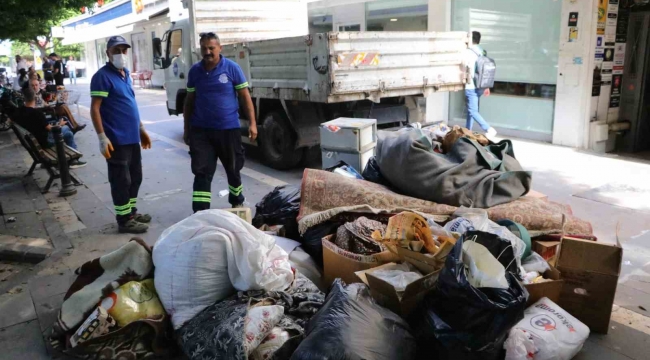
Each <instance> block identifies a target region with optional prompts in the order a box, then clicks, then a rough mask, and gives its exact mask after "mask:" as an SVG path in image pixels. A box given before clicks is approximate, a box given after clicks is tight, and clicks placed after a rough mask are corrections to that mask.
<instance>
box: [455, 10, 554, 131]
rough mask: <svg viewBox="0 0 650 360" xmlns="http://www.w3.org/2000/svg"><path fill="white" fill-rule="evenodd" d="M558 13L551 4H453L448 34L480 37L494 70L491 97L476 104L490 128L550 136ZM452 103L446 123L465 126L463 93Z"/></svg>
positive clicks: (484, 98) (551, 129)
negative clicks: (494, 79)
mask: <svg viewBox="0 0 650 360" xmlns="http://www.w3.org/2000/svg"><path fill="white" fill-rule="evenodd" d="M561 11H562V2H561V1H555V0H453V1H452V22H451V27H452V30H455V31H479V32H480V33H481V35H482V38H481V47H482V48H483V49H484V50H486V51H487V54H488V56H489V57H491V58H493V59H494V60H495V62H496V64H497V72H496V80H497V82H496V83H495V86H494V88H493V89H492V90H493V91H492V94H493V96H490V97H483V98H481V102H480V111H481V114H482V115H483V117H485V118H486V120H487V121H488V122H490V124H491V125H492V126H495V127H500V128H504V129H513V130H520V131H528V132H537V133H540V134H543V135H545V136H550V135H551V134H552V131H553V111H554V107H555V106H554V102H555V84H556V81H557V63H558V52H559V41H560V29H561V27H560V26H561V24H560V20H561ZM450 100H451V101H450V118H451V119H452V121H455V122H457V123H464V121H465V118H466V116H467V115H466V114H467V112H466V109H465V99H464V94H463V92H457V93H452V94H451V96H450ZM549 139H550V138H549Z"/></svg>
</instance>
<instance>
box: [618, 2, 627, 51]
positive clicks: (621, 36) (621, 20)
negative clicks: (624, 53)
mask: <svg viewBox="0 0 650 360" xmlns="http://www.w3.org/2000/svg"><path fill="white" fill-rule="evenodd" d="M629 23H630V11H629V10H627V9H621V10H620V11H619V12H618V21H617V23H616V42H617V43H619V42H620V43H624V42H627V27H628V25H629Z"/></svg>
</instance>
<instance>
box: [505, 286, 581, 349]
mask: <svg viewBox="0 0 650 360" xmlns="http://www.w3.org/2000/svg"><path fill="white" fill-rule="evenodd" d="M517 329H519V330H523V331H525V332H527V333H530V334H531V335H532V338H533V342H534V343H535V347H536V348H537V352H536V353H535V354H534V356H532V357H531V359H534V360H570V359H572V358H573V357H574V356H576V354H578V352H580V349H582V345H583V344H584V343H585V341H586V340H587V338H588V337H589V328H588V327H587V326H586V325H585V324H583V323H581V322H580V320H578V319H576V318H574V317H573V316H571V314H569V313H568V312H566V311H564V309H562V308H561V307H559V306H557V304H555V303H554V302H552V301H551V300H549V299H548V298H542V299H540V300H539V301H538V302H536V303H535V304H534V305H532V306H530V307H529V308H528V309H526V311H525V312H524V319H523V320H521V321H520V322H519V323H517V325H515V327H514V328H513V329H512V330H511V331H510V336H517V335H515V334H513V331H516V330H517ZM506 344H508V342H507V341H506ZM510 344H511V345H513V344H512V342H511V343H510ZM505 348H506V352H507V353H510V354H515V353H517V352H519V353H520V352H523V351H524V349H521V348H519V349H514V348H510V349H509V348H508V347H505ZM511 356H512V355H511ZM507 357H508V355H506V358H507Z"/></svg>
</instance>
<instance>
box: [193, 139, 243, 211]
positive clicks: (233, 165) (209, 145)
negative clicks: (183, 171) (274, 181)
mask: <svg viewBox="0 0 650 360" xmlns="http://www.w3.org/2000/svg"><path fill="white" fill-rule="evenodd" d="M190 156H191V157H192V173H193V174H194V193H193V194H192V210H194V212H197V211H201V210H206V209H209V208H210V202H211V200H212V192H211V184H212V178H213V177H214V172H215V171H216V170H217V159H218V160H221V164H222V165H223V167H224V170H225V171H226V176H227V177H228V190H229V194H228V202H229V203H230V204H231V205H232V206H235V205H239V204H243V203H244V187H243V185H242V183H241V175H240V173H239V172H240V171H241V169H242V168H243V167H244V147H243V146H242V142H241V131H240V130H239V129H231V130H214V129H205V128H197V127H192V129H191V130H190Z"/></svg>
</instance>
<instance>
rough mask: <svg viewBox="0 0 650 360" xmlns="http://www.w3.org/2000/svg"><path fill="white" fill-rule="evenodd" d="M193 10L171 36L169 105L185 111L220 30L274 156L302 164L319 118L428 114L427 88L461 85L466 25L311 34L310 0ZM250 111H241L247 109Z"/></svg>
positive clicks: (198, 3) (207, 4)
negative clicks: (211, 38) (206, 44)
mask: <svg viewBox="0 0 650 360" xmlns="http://www.w3.org/2000/svg"><path fill="white" fill-rule="evenodd" d="M183 3H184V4H185V5H186V7H187V13H188V16H187V18H185V19H180V20H177V21H175V22H173V23H172V26H171V28H170V29H169V30H168V31H167V32H166V33H165V36H164V37H163V39H162V41H163V43H164V46H165V49H166V57H165V59H164V61H163V62H164V67H166V71H165V88H166V91H167V109H168V112H169V114H170V115H181V114H182V112H183V104H184V99H185V96H186V81H187V73H188V72H189V69H190V67H191V66H192V64H194V63H196V62H197V61H199V60H200V59H201V55H200V46H199V34H200V33H203V32H214V33H216V34H217V35H218V36H219V38H220V41H221V45H223V50H222V55H223V56H224V57H227V58H229V59H231V60H233V61H235V62H237V63H238V64H239V65H240V66H241V68H242V70H243V72H244V74H245V75H246V78H247V79H248V83H249V86H250V88H249V90H250V92H251V96H252V98H253V103H254V105H255V113H256V118H257V128H258V133H259V136H258V140H257V141H254V142H251V141H250V140H249V139H248V137H247V134H248V124H249V121H248V119H245V118H241V119H240V123H241V128H242V141H243V142H244V143H246V144H249V145H253V146H259V147H260V148H261V151H260V152H261V154H262V156H263V158H264V161H265V163H266V164H267V165H269V166H271V167H273V168H276V169H287V168H291V167H294V166H296V165H297V164H298V163H299V162H300V161H301V159H302V158H303V156H304V154H305V152H306V150H307V149H309V148H311V147H315V146H318V145H319V140H320V139H319V125H320V124H321V123H324V122H326V121H329V120H332V119H336V118H338V117H352V118H371V119H376V120H377V124H378V126H379V127H380V128H381V127H396V126H400V125H404V124H407V123H410V122H422V121H424V117H425V107H426V97H427V96H429V95H430V94H432V93H434V92H439V91H457V90H462V89H463V88H464V85H465V83H466V82H467V81H469V79H470V76H469V73H468V71H467V70H466V69H465V67H464V66H463V65H462V61H463V56H464V52H465V50H466V49H467V48H468V44H471V37H470V34H468V33H467V32H406V31H405V32H329V33H319V34H308V23H307V22H308V17H307V7H306V2H303V1H299V0H295V1H221V0H219V1H217V0H215V1H210V0H186V1H184V2H183ZM243 114H244V112H243V111H240V116H244V115H243Z"/></svg>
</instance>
